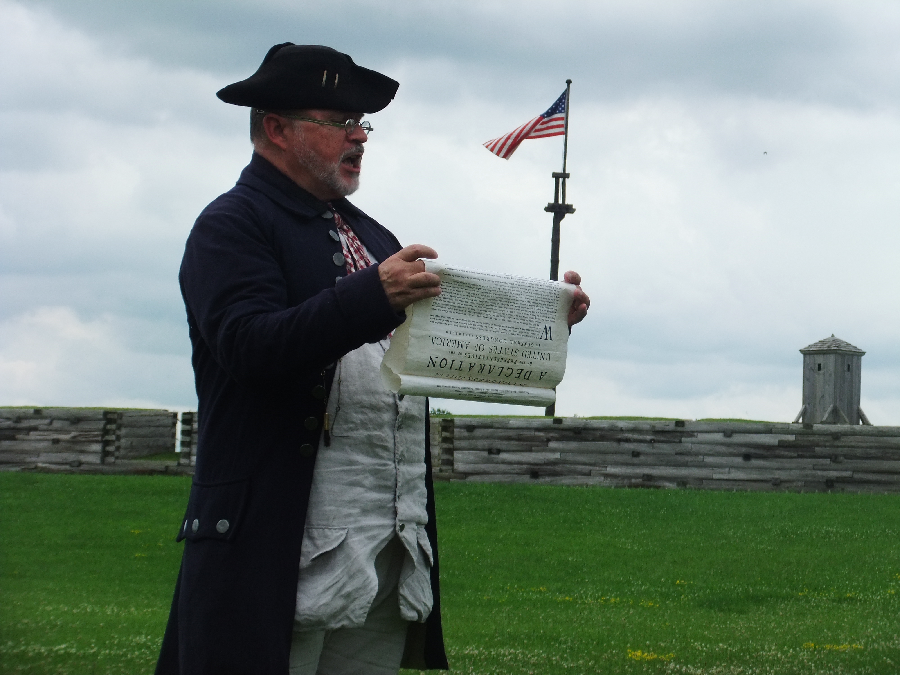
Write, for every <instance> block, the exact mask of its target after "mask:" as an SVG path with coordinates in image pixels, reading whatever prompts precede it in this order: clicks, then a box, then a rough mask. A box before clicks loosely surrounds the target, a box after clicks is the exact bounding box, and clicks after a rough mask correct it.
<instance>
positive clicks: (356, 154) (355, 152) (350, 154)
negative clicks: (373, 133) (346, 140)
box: [341, 143, 366, 161]
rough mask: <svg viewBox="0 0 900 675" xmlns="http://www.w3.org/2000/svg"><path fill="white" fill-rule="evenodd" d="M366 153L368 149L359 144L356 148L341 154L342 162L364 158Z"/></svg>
mask: <svg viewBox="0 0 900 675" xmlns="http://www.w3.org/2000/svg"><path fill="white" fill-rule="evenodd" d="M365 151H366V149H365V147H364V146H363V144H362V143H357V144H356V145H355V146H354V147H352V148H350V149H349V150H345V151H344V152H343V153H341V161H343V160H345V159H347V158H348V157H362V155H363V153H364V152H365Z"/></svg>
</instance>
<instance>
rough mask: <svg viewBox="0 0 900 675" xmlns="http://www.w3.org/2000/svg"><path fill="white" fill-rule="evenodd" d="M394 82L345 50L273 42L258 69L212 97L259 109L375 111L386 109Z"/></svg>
mask: <svg viewBox="0 0 900 675" xmlns="http://www.w3.org/2000/svg"><path fill="white" fill-rule="evenodd" d="M399 86H400V84H399V83H398V82H396V81H395V80H392V79H391V78H389V77H387V76H386V75H382V74H381V73H377V72H375V71H374V70H369V69H368V68H363V67H362V66H358V65H356V64H355V63H353V59H351V58H350V57H349V56H347V54H342V53H341V52H339V51H337V50H335V49H332V48H331V47H322V46H319V45H295V44H293V43H292V42H285V43H283V44H280V45H275V46H274V47H272V48H271V49H270V50H269V52H268V53H267V54H266V58H264V59H263V62H262V64H261V65H260V66H259V68H258V69H257V71H256V72H255V73H253V75H251V76H250V77H248V78H247V79H246V80H241V81H240V82H235V83H234V84H229V85H228V86H227V87H225V88H224V89H220V90H219V91H218V92H217V93H216V96H218V97H219V98H220V99H222V100H223V101H225V103H232V104H234V105H243V106H249V107H251V108H259V109H261V110H297V109H304V108H307V109H309V108H312V109H321V110H342V111H346V112H360V113H374V112H378V111H379V110H382V109H383V108H386V107H387V105H388V103H390V102H391V101H392V100H393V98H394V94H396V93H397V88H398V87H399Z"/></svg>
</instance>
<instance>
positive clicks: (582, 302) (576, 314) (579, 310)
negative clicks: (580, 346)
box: [563, 270, 591, 328]
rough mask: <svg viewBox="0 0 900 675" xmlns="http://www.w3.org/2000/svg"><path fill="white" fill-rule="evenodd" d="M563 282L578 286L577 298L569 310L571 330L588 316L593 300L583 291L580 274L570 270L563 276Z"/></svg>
mask: <svg viewBox="0 0 900 675" xmlns="http://www.w3.org/2000/svg"><path fill="white" fill-rule="evenodd" d="M563 281H565V282H566V283H567V284H574V285H575V286H578V288H577V289H576V290H575V297H574V298H572V306H571V307H570V308H569V316H568V321H569V328H571V327H572V326H574V325H575V324H576V323H579V322H580V321H581V320H582V319H583V318H584V317H585V316H587V312H588V308H589V307H590V306H591V299H590V298H589V297H588V295H587V293H585V292H584V291H583V290H581V275H580V274H578V272H573V271H572V270H569V271H568V272H566V273H565V274H564V275H563Z"/></svg>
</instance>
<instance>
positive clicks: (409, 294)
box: [378, 244, 441, 312]
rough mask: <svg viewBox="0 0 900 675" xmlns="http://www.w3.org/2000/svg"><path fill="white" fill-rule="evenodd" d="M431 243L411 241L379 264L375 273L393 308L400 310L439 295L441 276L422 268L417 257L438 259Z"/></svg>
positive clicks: (422, 264) (423, 265)
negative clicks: (429, 244)
mask: <svg viewBox="0 0 900 675" xmlns="http://www.w3.org/2000/svg"><path fill="white" fill-rule="evenodd" d="M437 255H438V254H437V251H435V250H434V249H433V248H431V247H430V246H424V245H423V244H413V245H412V246H407V247H406V248H404V249H402V250H400V251H398V252H397V253H395V254H394V255H392V256H391V257H390V258H387V259H386V260H385V261H384V262H382V263H380V264H379V265H378V276H379V278H380V279H381V285H382V286H383V287H384V292H385V294H386V295H387V298H388V302H389V303H390V305H391V307H392V308H393V309H394V311H397V312H399V311H401V310H403V309H405V308H406V307H408V306H409V305H411V304H412V303H414V302H417V301H419V300H424V299H425V298H432V297H434V296H436V295H440V292H441V278H440V277H439V276H438V275H437V274H432V273H431V272H426V271H425V263H424V262H423V261H422V260H420V258H437Z"/></svg>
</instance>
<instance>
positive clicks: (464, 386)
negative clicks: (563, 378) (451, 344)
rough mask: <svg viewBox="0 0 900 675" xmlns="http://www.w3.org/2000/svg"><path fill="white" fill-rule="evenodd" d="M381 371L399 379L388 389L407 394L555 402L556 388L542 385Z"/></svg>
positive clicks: (486, 400)
mask: <svg viewBox="0 0 900 675" xmlns="http://www.w3.org/2000/svg"><path fill="white" fill-rule="evenodd" d="M382 375H383V376H384V377H385V380H386V381H387V380H388V378H390V384H391V385H394V383H396V382H397V381H398V380H399V386H398V387H397V388H396V389H394V387H393V386H390V389H391V391H394V392H395V393H398V394H408V395H410V396H432V397H434V398H452V399H458V400H463V401H481V402H484V403H511V404H515V405H533V406H540V407H547V406H548V405H552V404H553V403H555V402H556V391H555V390H553V389H546V388H542V387H517V386H515V385H511V384H492V383H490V382H465V381H454V380H446V379H444V378H435V377H421V376H418V375H397V374H396V373H394V372H393V371H391V372H390V374H388V373H386V372H385V371H384V369H382Z"/></svg>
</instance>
